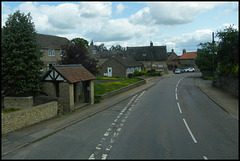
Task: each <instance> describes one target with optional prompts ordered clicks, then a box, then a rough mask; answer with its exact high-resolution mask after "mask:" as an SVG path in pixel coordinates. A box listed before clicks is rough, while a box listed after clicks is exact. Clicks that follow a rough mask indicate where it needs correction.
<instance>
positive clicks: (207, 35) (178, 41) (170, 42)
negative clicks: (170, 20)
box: [164, 29, 213, 55]
mask: <svg viewBox="0 0 240 161" xmlns="http://www.w3.org/2000/svg"><path fill="white" fill-rule="evenodd" d="M212 32H213V30H211V29H203V30H196V31H194V32H192V33H186V34H181V35H179V36H175V37H173V38H166V39H164V44H166V45H167V46H168V47H169V48H168V51H170V50H171V49H172V48H173V49H174V51H175V53H176V54H178V55H182V50H183V49H186V51H197V48H198V45H199V44H200V43H201V42H202V43H205V42H211V41H212Z"/></svg>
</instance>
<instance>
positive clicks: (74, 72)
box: [44, 64, 96, 83]
mask: <svg viewBox="0 0 240 161" xmlns="http://www.w3.org/2000/svg"><path fill="white" fill-rule="evenodd" d="M52 71H56V72H57V73H58V74H60V75H61V77H60V76H58V75H57V74H55V73H54V74H51V72H52ZM48 75H51V76H50V77H51V78H52V79H49V78H50V77H49V76H48ZM44 78H45V80H50V81H51V80H59V81H62V80H63V79H65V80H67V81H68V82H69V83H76V82H81V81H87V80H94V79H96V77H95V76H94V75H93V74H92V73H90V72H89V71H88V70H87V69H86V68H84V67H83V66H82V65H81V64H70V65H55V66H53V67H52V69H51V70H49V71H48V72H47V73H46V74H45V76H44ZM46 78H48V79H46ZM61 78H62V79H61Z"/></svg>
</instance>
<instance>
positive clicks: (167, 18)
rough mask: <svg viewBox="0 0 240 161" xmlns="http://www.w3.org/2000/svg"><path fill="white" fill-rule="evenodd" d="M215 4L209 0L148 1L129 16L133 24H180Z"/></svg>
mask: <svg viewBox="0 0 240 161" xmlns="http://www.w3.org/2000/svg"><path fill="white" fill-rule="evenodd" d="M216 5H217V4H215V3H211V2H210V3H209V2H204V3H202V2H181V3H176V2H156V3H149V4H148V7H145V8H143V9H141V10H140V11H138V12H137V13H136V14H134V15H132V16H131V17H130V19H131V22H132V23H134V24H145V25H152V23H155V24H157V25H180V24H186V23H190V22H192V21H193V20H194V19H195V17H196V16H197V15H199V14H200V13H202V12H205V11H208V10H210V9H212V8H213V7H215V6H216Z"/></svg>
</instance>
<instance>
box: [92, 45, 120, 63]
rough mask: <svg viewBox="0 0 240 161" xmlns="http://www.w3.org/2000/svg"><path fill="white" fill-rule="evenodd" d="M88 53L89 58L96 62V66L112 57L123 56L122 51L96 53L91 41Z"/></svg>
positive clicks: (96, 50)
mask: <svg viewBox="0 0 240 161" xmlns="http://www.w3.org/2000/svg"><path fill="white" fill-rule="evenodd" d="M88 53H89V55H90V56H91V57H93V58H95V59H97V60H98V66H101V65H102V64H103V63H104V62H105V61H106V60H108V59H109V58H111V57H112V56H114V55H123V52H122V51H109V50H107V51H98V49H97V47H96V45H94V44H93V41H91V43H90V46H89V48H88Z"/></svg>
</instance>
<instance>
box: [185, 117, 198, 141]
mask: <svg viewBox="0 0 240 161" xmlns="http://www.w3.org/2000/svg"><path fill="white" fill-rule="evenodd" d="M183 122H184V124H185V126H186V128H187V130H188V132H189V134H190V135H191V137H192V139H193V142H194V143H197V140H196V139H195V137H194V136H193V134H192V132H191V130H190V128H189V127H188V124H187V122H186V120H185V119H184V118H183Z"/></svg>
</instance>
